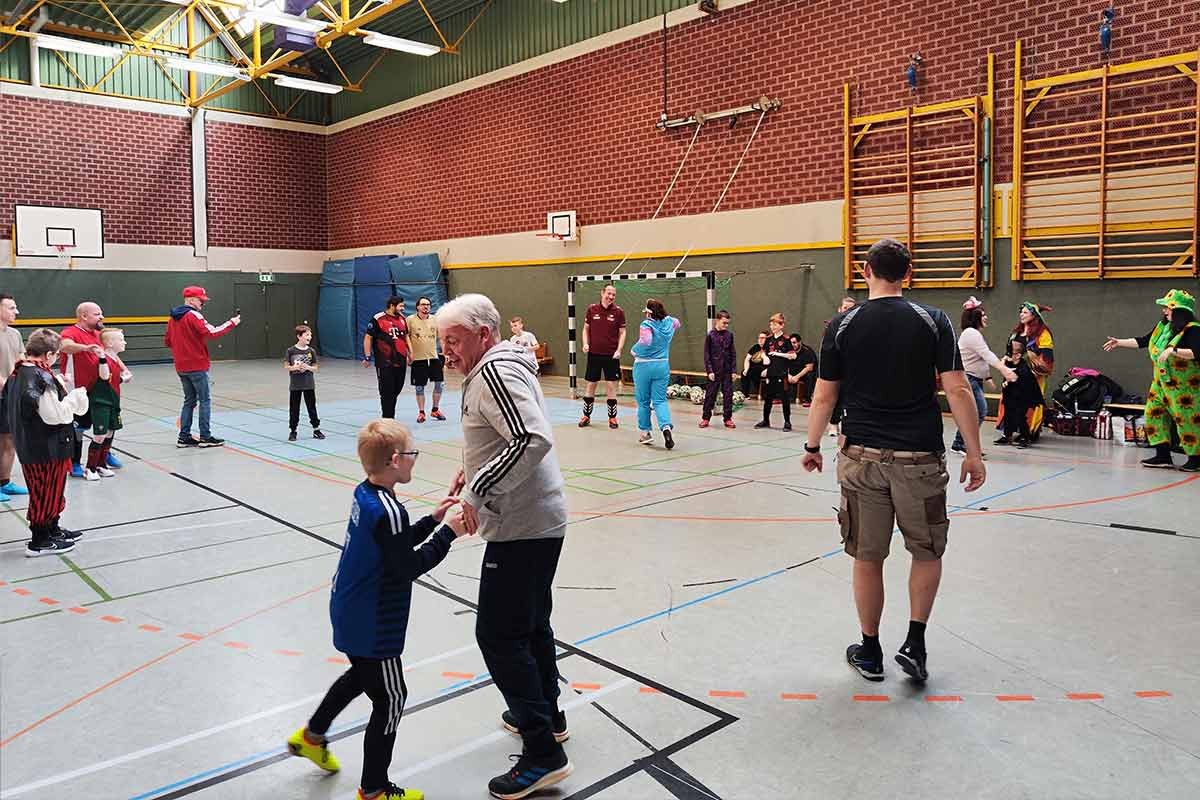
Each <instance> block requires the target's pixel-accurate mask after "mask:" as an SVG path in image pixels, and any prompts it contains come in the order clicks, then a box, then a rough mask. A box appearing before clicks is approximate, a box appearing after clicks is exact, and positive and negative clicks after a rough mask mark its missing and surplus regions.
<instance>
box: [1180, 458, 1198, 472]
mask: <svg viewBox="0 0 1200 800" xmlns="http://www.w3.org/2000/svg"><path fill="white" fill-rule="evenodd" d="M1179 471H1180V472H1200V456H1188V460H1187V461H1185V462H1184V464H1183V466H1182V467H1180V468H1179Z"/></svg>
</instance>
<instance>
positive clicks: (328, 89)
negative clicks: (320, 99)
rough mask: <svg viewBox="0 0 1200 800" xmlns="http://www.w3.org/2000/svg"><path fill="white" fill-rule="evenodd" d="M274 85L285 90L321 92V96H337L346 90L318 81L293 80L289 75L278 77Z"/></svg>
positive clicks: (333, 84) (334, 84)
mask: <svg viewBox="0 0 1200 800" xmlns="http://www.w3.org/2000/svg"><path fill="white" fill-rule="evenodd" d="M275 85H276V86H283V87H284V88H287V89H304V90H305V91H308V92H321V93H323V94H337V93H338V92H340V91H341V90H342V89H344V88H346V87H344V86H339V85H337V84H336V83H321V82H320V81H310V80H306V79H304V78H293V77H292V76H291V75H280V76H279V77H278V78H276V79H275Z"/></svg>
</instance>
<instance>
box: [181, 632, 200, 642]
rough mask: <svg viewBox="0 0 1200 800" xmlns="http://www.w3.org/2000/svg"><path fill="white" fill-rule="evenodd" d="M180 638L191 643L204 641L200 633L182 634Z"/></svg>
mask: <svg viewBox="0 0 1200 800" xmlns="http://www.w3.org/2000/svg"><path fill="white" fill-rule="evenodd" d="M179 638H180V639H187V640H188V641H189V642H198V641H200V640H201V639H203V638H204V637H203V636H201V635H200V634H198V633H181V634H179Z"/></svg>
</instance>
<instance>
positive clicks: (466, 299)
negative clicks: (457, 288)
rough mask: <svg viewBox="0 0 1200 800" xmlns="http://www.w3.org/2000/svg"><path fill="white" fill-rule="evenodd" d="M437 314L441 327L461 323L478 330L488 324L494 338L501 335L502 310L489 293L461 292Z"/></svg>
mask: <svg viewBox="0 0 1200 800" xmlns="http://www.w3.org/2000/svg"><path fill="white" fill-rule="evenodd" d="M436 316H437V322H438V326H439V327H442V326H445V327H450V326H452V325H461V326H462V327H464V328H466V329H467V330H469V331H478V330H480V329H482V328H483V327H484V326H487V329H488V330H490V331H491V332H492V338H493V339H496V338H498V337H499V335H500V333H499V331H500V312H499V311H498V310H497V309H496V304H495V303H493V302H492V301H491V298H489V297H488V296H487V295H483V294H460V295H459V296H458V297H456V298H454V299H453V300H451V301H450V302H448V303H446V304H445V305H443V306H442V307H441V308H439V309H438V312H437V315H436Z"/></svg>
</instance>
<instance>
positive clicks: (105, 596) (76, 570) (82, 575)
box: [59, 556, 112, 600]
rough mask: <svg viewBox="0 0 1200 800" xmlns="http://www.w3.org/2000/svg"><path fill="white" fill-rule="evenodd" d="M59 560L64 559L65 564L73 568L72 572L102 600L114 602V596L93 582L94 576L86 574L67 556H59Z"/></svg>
mask: <svg viewBox="0 0 1200 800" xmlns="http://www.w3.org/2000/svg"><path fill="white" fill-rule="evenodd" d="M59 558H61V559H62V561H63V563H64V564H66V565H67V566H68V567H70V568H71V572H74V573H75V574H76V575H78V576H79V580H81V581H83V582H84V583H86V584H87V585H88V586H90V587H92V589H93V591H95V592H96V594H98V595H100V598H101V599H102V600H112V595H111V594H109V593H108V592H106V591H104V589H103V588H102V587H101V586H100V584H98V583H96V582H95V581H94V580H92V576H91V575H88V574H87V573H86V572H84V571H83V570H82V569H81V568H80V567H79V565H78V564H76V563H75V562H74V561H72V560H71V559H69V558H67V557H66V556H59Z"/></svg>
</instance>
